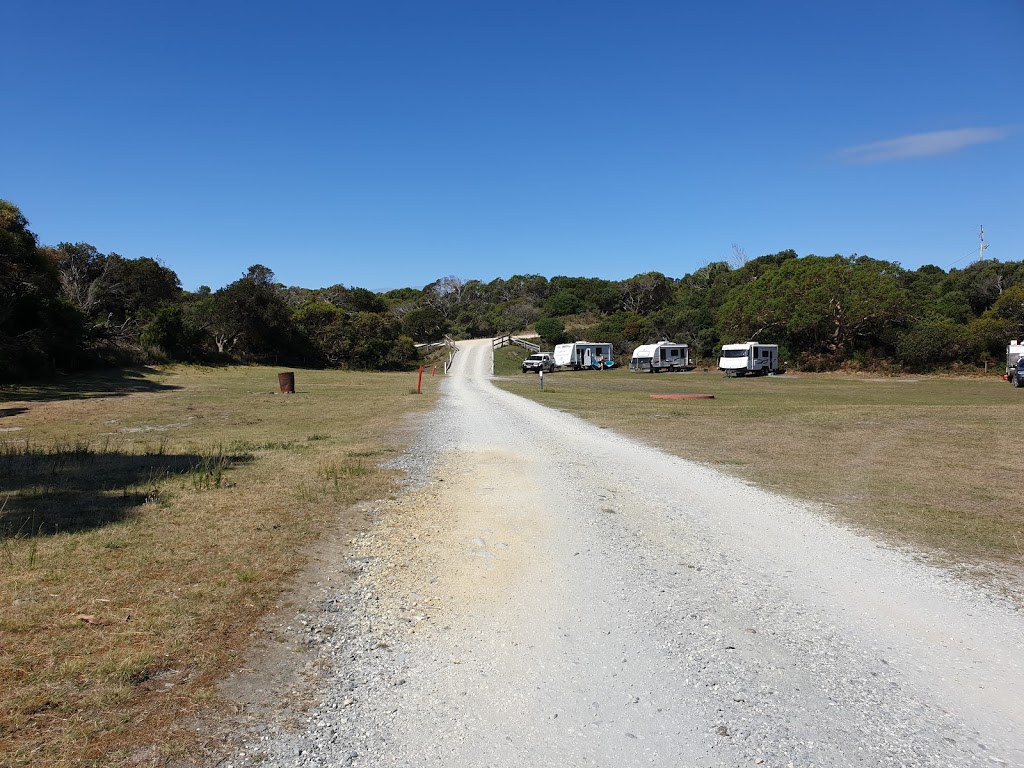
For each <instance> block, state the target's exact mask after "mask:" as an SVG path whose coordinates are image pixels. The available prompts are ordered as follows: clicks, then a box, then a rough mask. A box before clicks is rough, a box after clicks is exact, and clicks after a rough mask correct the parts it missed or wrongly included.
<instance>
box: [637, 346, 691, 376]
mask: <svg viewBox="0 0 1024 768" xmlns="http://www.w3.org/2000/svg"><path fill="white" fill-rule="evenodd" d="M689 367H690V348H689V346H687V345H686V344H676V343H675V342H673V341H659V342H658V343H657V344H643V345H642V346H639V347H637V348H636V349H634V350H633V356H632V357H631V358H630V359H629V370H631V371H645V372H648V373H657V372H658V371H685V370H686V369H687V368H689Z"/></svg>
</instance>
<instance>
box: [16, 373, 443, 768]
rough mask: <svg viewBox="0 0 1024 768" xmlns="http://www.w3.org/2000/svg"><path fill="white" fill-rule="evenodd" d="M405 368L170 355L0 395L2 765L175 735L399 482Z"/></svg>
mask: <svg viewBox="0 0 1024 768" xmlns="http://www.w3.org/2000/svg"><path fill="white" fill-rule="evenodd" d="M436 381H437V380H436V379H435V380H431V379H430V377H429V370H428V376H427V378H426V379H425V384H424V387H423V391H424V395H422V396H417V395H415V394H414V392H415V386H416V374H415V373H401V374H379V373H349V372H337V371H330V372H328V371H303V370H299V371H297V372H296V389H297V393H296V394H294V395H282V394H279V393H278V383H277V371H276V369H269V368H257V367H233V368H223V369H200V368H188V367H178V368H173V369H169V370H166V371H163V372H152V371H143V372H136V373H134V374H117V375H107V376H96V377H91V378H85V379H76V380H73V381H70V382H69V383H67V384H64V385H57V386H48V387H43V388H6V389H3V390H0V576H2V579H0V605H2V606H3V611H2V613H0V702H2V705H0V765H2V766H23V765H24V766H27V765H33V766H38V765H46V766H60V767H65V766H99V765H103V766H109V765H119V764H123V763H124V762H125V761H126V760H127V759H128V758H129V756H130V755H131V754H132V753H133V752H136V751H137V750H139V749H140V748H143V747H145V748H147V749H148V750H149V754H155V755H157V756H170V755H173V754H176V753H180V752H182V751H185V750H187V749H188V748H189V741H188V739H189V738H190V737H189V735H188V732H187V731H186V730H184V729H181V728H173V727H172V726H173V725H174V724H175V723H177V724H179V725H180V724H181V723H182V722H185V721H187V717H188V715H190V714H193V713H197V712H199V711H201V710H202V709H203V708H204V707H207V706H210V705H215V703H216V697H215V694H214V693H213V684H214V683H215V682H216V681H217V680H218V679H219V678H220V677H222V676H223V675H224V674H225V673H226V672H227V671H229V670H230V669H231V668H232V667H233V666H234V665H236V664H237V662H238V658H239V655H240V653H241V652H242V650H243V649H244V648H245V646H246V644H247V643H248V641H249V636H250V633H251V632H252V630H253V628H254V627H255V625H256V624H257V623H258V622H259V620H260V618H261V616H262V615H263V614H264V613H265V611H266V610H267V608H268V606H270V605H272V604H273V602H274V601H275V600H276V598H277V597H278V596H279V594H280V593H281V591H282V589H284V588H285V587H286V585H287V583H288V578H289V576H290V575H291V574H293V573H294V572H295V571H296V569H298V568H299V567H300V566H301V565H302V562H303V553H304V551H305V550H306V547H307V545H308V544H309V543H310V542H311V541H313V540H314V539H316V538H318V537H320V536H322V535H324V534H325V533H337V532H344V531H346V530H355V529H357V528H358V527H359V526H361V525H364V524H365V514H361V513H359V512H357V511H355V509H354V508H353V505H354V504H355V502H358V501H361V500H365V499H372V498H380V497H383V496H386V495H388V494H389V493H391V492H392V491H393V490H394V488H395V481H396V477H395V476H394V473H392V472H389V471H387V470H384V469H382V468H381V466H380V465H381V463H382V462H384V461H386V460H387V459H388V458H389V457H390V456H393V455H395V454H396V453H397V452H399V451H400V450H401V449H402V445H403V442H402V441H403V437H404V428H405V426H406V425H407V423H408V422H407V421H406V417H407V416H409V415H410V414H415V413H422V412H424V411H425V409H427V408H429V406H430V405H431V404H432V403H433V401H434V396H433V392H434V390H435V389H436V387H435V386H434V384H436Z"/></svg>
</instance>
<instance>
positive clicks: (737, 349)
mask: <svg viewBox="0 0 1024 768" xmlns="http://www.w3.org/2000/svg"><path fill="white" fill-rule="evenodd" d="M718 370H720V371H725V375H726V376H743V375H745V374H748V373H749V374H751V375H752V376H763V375H765V374H767V373H774V372H775V371H777V370H779V346H778V345H777V344H759V343H758V342H756V341H747V342H744V343H743V344H723V345H722V356H721V357H719V358H718Z"/></svg>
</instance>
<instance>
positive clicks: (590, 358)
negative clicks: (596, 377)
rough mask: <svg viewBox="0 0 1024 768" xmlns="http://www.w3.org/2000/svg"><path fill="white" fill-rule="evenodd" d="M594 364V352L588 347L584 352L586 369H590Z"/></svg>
mask: <svg viewBox="0 0 1024 768" xmlns="http://www.w3.org/2000/svg"><path fill="white" fill-rule="evenodd" d="M593 362H594V355H593V350H591V349H590V347H587V348H586V349H584V350H583V365H584V366H585V367H586V368H590V367H591V366H592V365H593Z"/></svg>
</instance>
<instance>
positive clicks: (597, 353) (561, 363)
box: [555, 341, 615, 371]
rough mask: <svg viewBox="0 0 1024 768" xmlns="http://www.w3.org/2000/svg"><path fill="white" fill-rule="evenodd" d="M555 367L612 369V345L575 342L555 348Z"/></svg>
mask: <svg viewBox="0 0 1024 768" xmlns="http://www.w3.org/2000/svg"><path fill="white" fill-rule="evenodd" d="M555 365H557V366H558V367H559V368H572V369H573V370H574V371H578V370H580V369H582V368H611V367H612V366H613V365H615V361H613V360H612V345H611V344H605V343H594V342H592V341H574V342H571V343H569V344H559V345H558V346H556V347H555Z"/></svg>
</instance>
